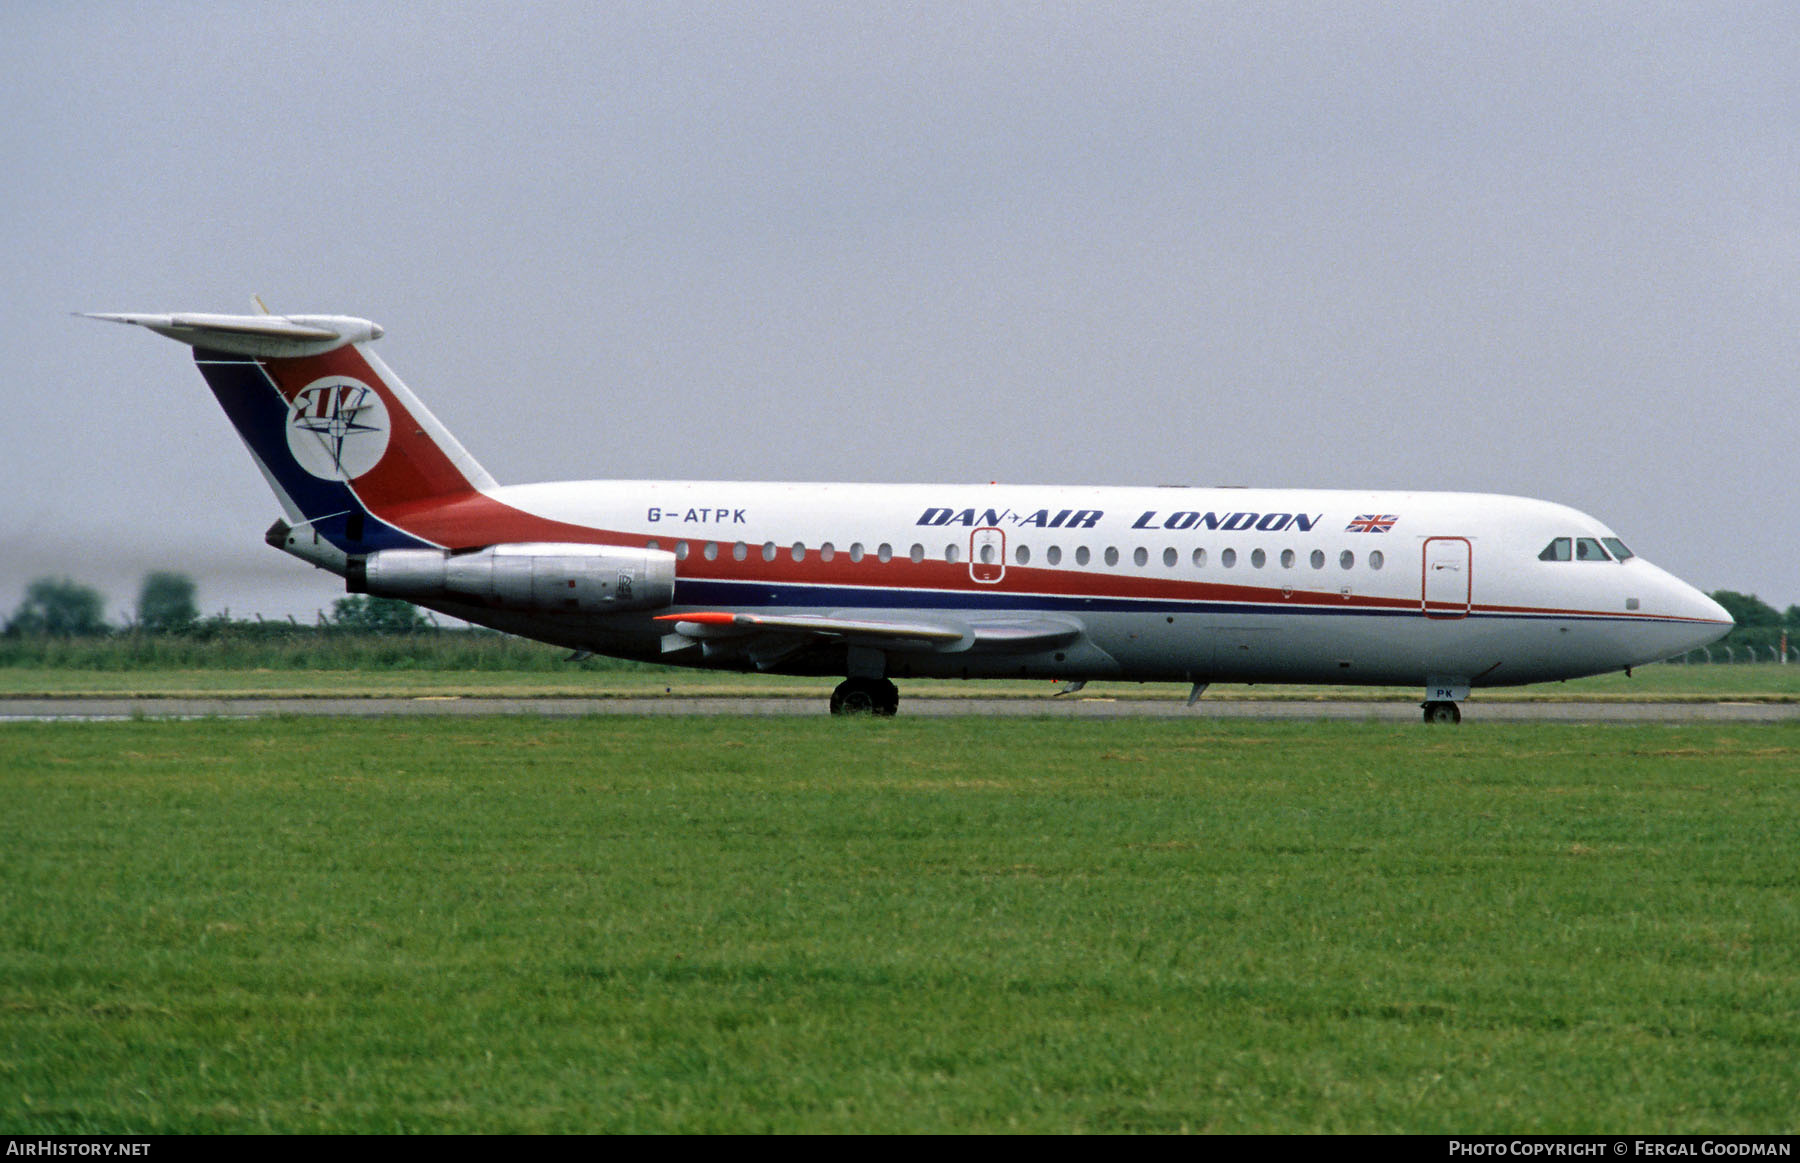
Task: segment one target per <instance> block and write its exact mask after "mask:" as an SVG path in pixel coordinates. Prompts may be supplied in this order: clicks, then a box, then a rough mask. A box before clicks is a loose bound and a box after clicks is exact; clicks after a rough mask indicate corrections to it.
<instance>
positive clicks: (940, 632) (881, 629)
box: [656, 610, 1082, 667]
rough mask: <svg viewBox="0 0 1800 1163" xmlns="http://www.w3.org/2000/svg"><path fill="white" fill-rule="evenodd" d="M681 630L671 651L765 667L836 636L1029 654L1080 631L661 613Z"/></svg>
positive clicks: (905, 647) (1039, 625) (1057, 625)
mask: <svg viewBox="0 0 1800 1163" xmlns="http://www.w3.org/2000/svg"><path fill="white" fill-rule="evenodd" d="M656 620H657V621H659V622H670V623H673V627H672V629H673V630H674V634H672V635H670V637H669V638H668V639H667V640H665V642H664V649H665V650H666V651H668V650H682V649H686V648H689V647H692V646H696V645H698V646H700V647H701V648H702V649H703V650H705V652H706V653H707V655H708V656H709V657H710V656H713V655H718V654H723V653H726V652H728V651H729V652H732V653H741V654H743V655H744V656H746V657H748V658H750V659H751V660H752V661H754V662H756V663H757V665H758V666H760V667H767V666H771V665H773V664H774V663H775V662H777V661H779V660H780V659H782V658H785V657H787V656H788V655H790V654H793V653H795V652H796V651H798V650H801V649H804V648H805V647H806V646H807V645H809V644H815V643H818V642H820V641H822V640H830V639H836V640H839V641H843V642H848V643H851V644H854V645H864V646H880V647H882V648H884V649H888V650H901V651H909V650H956V651H960V650H969V651H979V652H984V653H985V652H987V651H1030V650H1040V649H1047V648H1049V647H1051V646H1053V645H1057V644H1059V643H1064V642H1068V641H1071V640H1073V639H1075V638H1078V637H1080V636H1081V633H1082V629H1081V627H1080V626H1079V625H1076V624H1074V623H1072V622H1064V621H1058V620H1056V619H1053V618H1011V617H1005V616H999V617H978V618H971V619H967V620H963V619H958V620H956V621H951V620H948V619H946V620H943V621H935V620H930V619H924V618H921V619H916V620H894V619H888V618H877V617H863V616H854V617H844V616H837V615H823V614H780V615H777V614H737V613H731V612H729V611H724V610H716V611H715V610H704V611H695V612H692V613H686V614H661V615H658V617H657V619H656Z"/></svg>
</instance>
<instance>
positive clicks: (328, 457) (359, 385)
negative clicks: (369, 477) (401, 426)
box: [287, 376, 388, 481]
mask: <svg viewBox="0 0 1800 1163" xmlns="http://www.w3.org/2000/svg"><path fill="white" fill-rule="evenodd" d="M287 440H288V449H289V451H291V452H292V453H293V454H294V459H295V460H296V461H298V462H299V464H300V467H301V468H303V469H305V470H306V471H307V472H309V473H311V474H312V475H313V476H316V477H320V478H322V479H324V480H328V481H348V480H355V479H356V478H357V477H359V476H361V475H362V474H364V473H366V472H368V471H369V470H370V469H372V468H374V467H375V465H376V464H377V463H378V462H379V461H380V460H381V454H382V453H384V452H386V451H387V444H388V414H387V407H386V405H384V404H383V403H382V402H381V397H380V396H379V395H377V394H376V392H375V390H374V389H373V388H371V387H369V386H368V385H367V384H365V383H363V382H362V381H360V380H355V379H352V378H350V377H349V376H326V377H325V378H324V379H320V380H314V381H313V382H312V383H310V384H308V385H306V386H305V387H304V388H301V389H300V391H299V392H298V393H297V394H295V396H294V398H293V401H292V402H291V403H290V404H289V405H288V417H287Z"/></svg>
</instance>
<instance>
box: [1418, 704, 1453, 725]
mask: <svg viewBox="0 0 1800 1163" xmlns="http://www.w3.org/2000/svg"><path fill="white" fill-rule="evenodd" d="M1419 706H1420V707H1422V708H1423V709H1424V711H1425V721H1426V722H1427V723H1450V724H1455V723H1460V722H1462V710H1461V708H1459V707H1458V706H1457V705H1456V704H1455V703H1450V702H1430V703H1420V704H1419Z"/></svg>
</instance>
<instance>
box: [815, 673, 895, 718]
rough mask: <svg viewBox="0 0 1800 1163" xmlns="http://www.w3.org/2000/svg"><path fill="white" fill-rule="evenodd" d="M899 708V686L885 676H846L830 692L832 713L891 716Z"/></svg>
mask: <svg viewBox="0 0 1800 1163" xmlns="http://www.w3.org/2000/svg"><path fill="white" fill-rule="evenodd" d="M899 709H900V688H899V687H897V686H895V685H894V684H893V683H891V682H889V681H888V680H887V679H885V678H847V679H845V680H844V681H843V682H841V683H839V684H838V686H837V689H836V690H834V691H832V692H831V713H832V714H834V715H880V716H881V717H883V718H889V717H891V716H892V715H893V714H894V712H896V711H898V710H899Z"/></svg>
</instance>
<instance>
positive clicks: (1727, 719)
mask: <svg viewBox="0 0 1800 1163" xmlns="http://www.w3.org/2000/svg"><path fill="white" fill-rule="evenodd" d="M827 713H828V712H827V710H826V706H825V699H824V698H823V697H820V698H756V697H749V698H742V697H724V698H721V697H709V698H688V697H683V696H679V695H677V696H664V697H660V698H599V699H582V698H442V697H435V698H309V699H298V698H230V699H223V698H132V699H126V698H90V697H68V698H0V722H5V721H7V720H14V721H19V720H30V721H37V722H43V721H49V720H88V721H93V720H107V719H134V718H147V719H201V718H214V717H217V718H251V719H253V718H268V717H271V716H277V715H293V716H315V715H340V716H349V717H360V718H396V717H402V718H404V717H411V718H429V717H432V716H445V715H449V716H468V717H473V716H481V715H543V716H547V717H551V718H572V717H578V716H583V715H770V716H772V715H784V716H785V715H814V716H822V715H825V714H827ZM900 713H901V714H902V715H904V716H907V717H909V718H910V717H926V718H936V717H943V716H951V715H980V716H983V717H990V718H991V717H1001V716H1004V717H1007V718H1022V717H1029V716H1034V715H1044V716H1049V717H1052V718H1074V719H1095V718H1102V719H1105V718H1130V717H1137V718H1157V719H1180V718H1188V719H1264V720H1283V719H1330V720H1337V721H1355V720H1375V721H1387V722H1416V721H1418V719H1419V708H1418V704H1416V703H1411V702H1400V701H1393V702H1389V701H1369V700H1351V699H1319V700H1314V699H1218V700H1213V701H1208V700H1205V699H1202V700H1201V701H1200V702H1199V703H1197V704H1196V705H1194V706H1192V707H1190V706H1188V705H1186V704H1185V703H1183V702H1181V701H1179V700H1170V699H1113V698H1066V697H1065V698H1056V697H1049V696H1046V697H1044V698H1036V699H993V698H979V697H977V698H913V699H906V700H904V701H902V703H901V704H900ZM1795 720H1800V703H1733V702H1647V701H1646V702H1612V701H1608V702H1588V701H1575V700H1569V701H1557V702H1551V701H1537V700H1533V701H1529V702H1506V701H1495V702H1483V701H1481V700H1479V699H1472V700H1470V701H1469V702H1467V703H1464V704H1463V721H1464V722H1471V723H1482V722H1493V723H1526V722H1530V723H1543V722H1573V723H1708V722H1712V723H1781V722H1792V721H1795Z"/></svg>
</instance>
